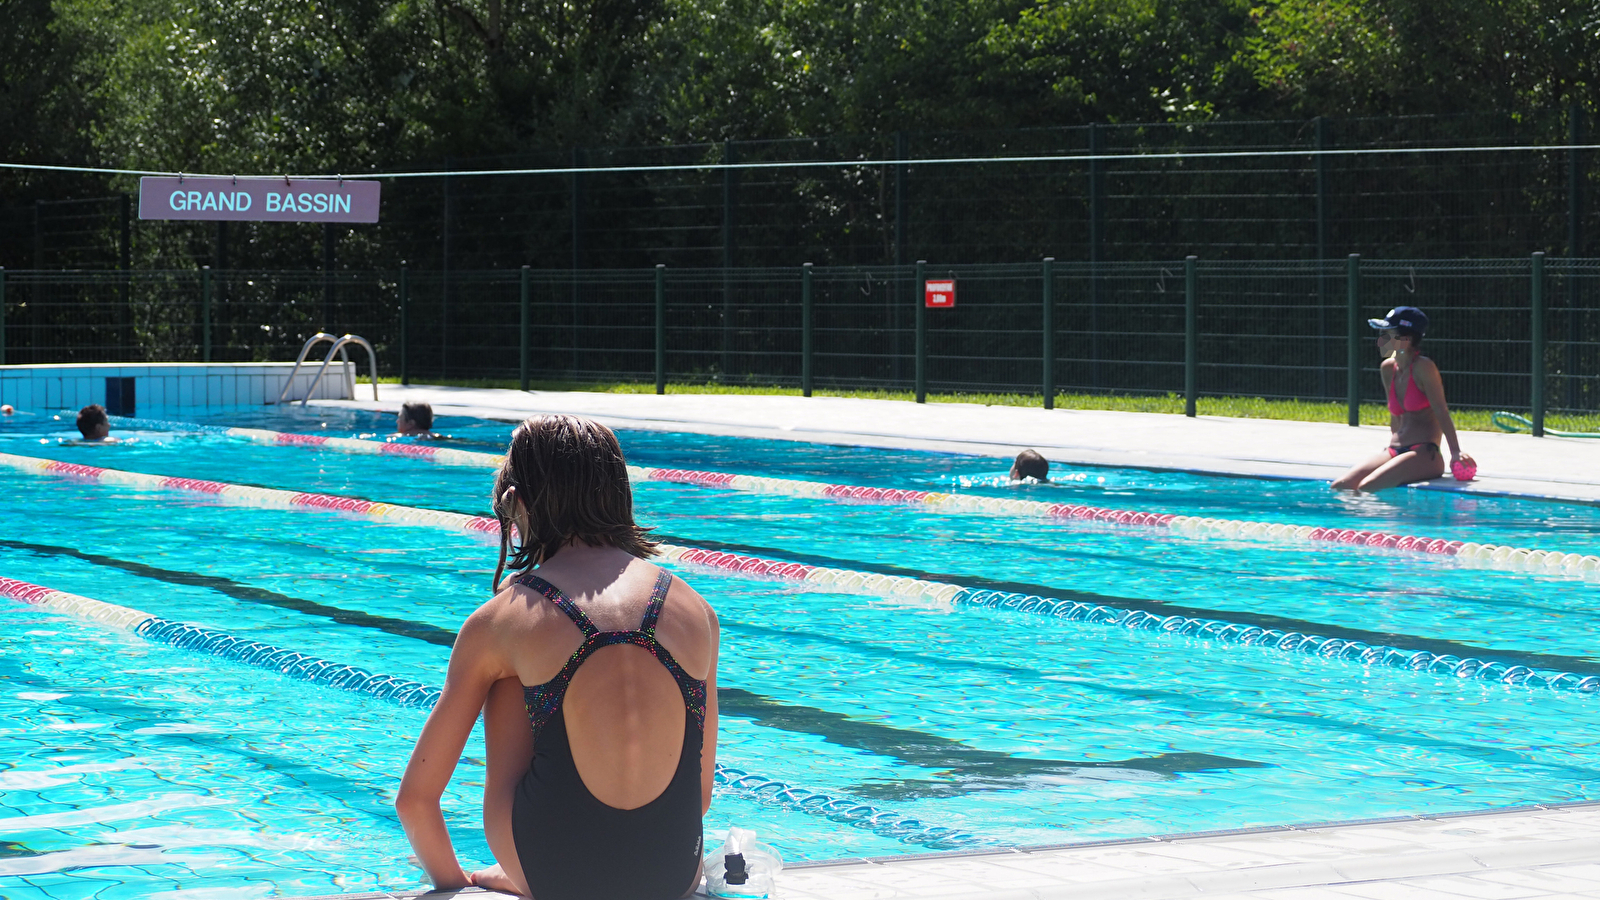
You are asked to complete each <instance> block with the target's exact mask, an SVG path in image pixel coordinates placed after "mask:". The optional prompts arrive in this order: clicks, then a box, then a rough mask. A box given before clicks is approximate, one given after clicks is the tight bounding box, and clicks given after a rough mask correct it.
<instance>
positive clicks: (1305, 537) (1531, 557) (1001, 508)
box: [628, 466, 1600, 579]
mask: <svg viewBox="0 0 1600 900" xmlns="http://www.w3.org/2000/svg"><path fill="white" fill-rule="evenodd" d="M628 475H629V477H630V478H633V479H634V480H636V481H661V482H673V483H678V484H693V485H698V486H701V487H720V488H727V489H730V490H739V491H750V492H754V493H763V494H784V495H788V496H795V497H818V498H824V499H832V500H843V501H854V502H858V503H884V504H900V505H920V506H928V507H933V508H935V509H938V510H942V511H950V512H963V513H979V514H988V515H1000V516H1016V517H1030V518H1041V519H1073V520H1079V521H1084V522H1091V523H1103V524H1107V525H1130V526H1137V527H1144V528H1165V529H1167V530H1168V531H1171V532H1173V533H1176V534H1180V535H1183V536H1185V537H1193V538H1222V539H1226V540H1254V541H1272V542H1293V541H1318V542H1323V543H1327V544H1333V545H1336V546H1341V547H1364V548H1371V549H1380V550H1391V551H1409V552H1412V553H1421V554H1427V555H1433V556H1451V557H1455V558H1456V559H1459V560H1461V561H1462V562H1463V563H1466V564H1467V565H1470V566H1472V567H1474V568H1487V569H1503V570H1507V571H1516V572H1535V573H1540V574H1547V575H1566V576H1574V577H1579V578H1586V579H1600V556H1596V555H1593V554H1589V555H1585V554H1581V553H1564V552H1561V551H1544V550H1528V549H1524V548H1521V547H1507V546H1497V545H1494V544H1479V543H1474V542H1463V541H1451V540H1445V539H1442V538H1428V537H1419V536H1411V535H1399V534H1389V533H1387V532H1382V531H1365V530H1362V529H1356V528H1321V527H1317V526H1313V525H1290V524H1283V523H1274V522H1252V521H1243V520H1238V519H1216V518H1209V517H1201V516H1181V515H1173V514H1171V513H1153V512H1144V511H1140V510H1128V509H1106V508H1103V507H1095V506H1086V505H1082V504H1075V503H1045V502H1042V501H1038V500H1017V499H1011V498H1007V497H986V496H982V495H977V494H946V493H938V492H934V491H912V490H900V489H896V488H880V487H862V486H855V485H846V484H828V483H825V482H819V481H801V480H798V479H790V478H766V477H761V476H755V475H734V474H730V473H727V472H700V471H694V470H690V469H639V468H637V467H633V466H630V467H628Z"/></svg>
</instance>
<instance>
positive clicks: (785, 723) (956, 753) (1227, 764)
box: [0, 539, 1262, 800]
mask: <svg viewBox="0 0 1600 900" xmlns="http://www.w3.org/2000/svg"><path fill="white" fill-rule="evenodd" d="M0 548H8V549H13V550H21V551H23V552H29V553H35V554H39V555H44V556H66V557H70V558H74V559H80V560H82V561H84V562H87V563H89V564H91V565H98V566H106V567H108V568H116V569H121V570H122V571H125V572H128V573H129V574H132V575H135V576H139V577H142V578H150V579H154V580H158V581H161V582H163V583H167V584H182V585H190V586H196V587H202V588H207V589H210V590H214V591H217V592H219V593H222V594H224V595H225V596H228V597H231V598H233V599H237V600H243V601H246V602H250V603H261V604H264V605H269V606H274V607H278V608H280V609H288V610H292V611H294V612H299V613H302V614H304V615H308V616H318V617H321V618H325V619H330V620H332V621H334V622H337V623H339V624H341V625H349V626H352V627H357V628H372V629H375V630H379V631H383V632H385V633H388V634H393V635H396V636H399V637H409V638H415V639H417V640H422V641H426V642H428V643H431V644H436V645H439V646H444V647H449V646H452V645H453V644H454V643H455V632H453V631H450V630H448V629H445V628H440V627H438V626H435V625H429V624H426V623H422V622H416V621H412V620H409V619H393V618H388V617H383V616H373V615H370V614H368V613H364V612H360V611H355V610H348V609H343V608H340V607H332V606H326V605H324V604H320V603H316V602H314V601H309V600H301V599H299V598H296V597H290V596H288V595H285V594H279V593H276V592H273V591H268V590H265V589H261V588H254V587H250V586H248V585H244V584H240V583H239V582H236V581H233V580H231V579H227V578H220V577H216V576H210V575H200V574H197V573H193V572H186V571H178V570H171V569H161V568H157V567H154V566H147V565H145V564H143V563H138V562H131V561H128V560H122V559H117V558H115V557H109V556H103V555H100V554H93V553H83V552H81V551H78V550H74V549H72V548H70V547H57V546H54V545H49V544H32V543H27V542H24V541H13V540H6V539H0ZM724 626H725V627H731V628H738V627H739V626H737V625H732V624H730V623H726V622H725V623H724ZM717 702H718V705H719V706H720V708H721V710H722V713H723V714H724V715H728V716H733V717H735V718H743V719H749V720H752V721H754V722H756V724H759V725H764V726H766V727H769V728H776V729H780V730H786V731H794V732H797V733H800V734H806V735H810V736H813V737H820V738H822V739H824V740H827V741H829V742H831V743H835V744H839V745H840V746H845V747H852V748H854V749H858V750H867V751H869V752H872V753H875V754H876V755H878V756H888V757H892V758H896V759H899V760H900V761H901V762H904V763H906V764H908V765H915V766H918V767H920V768H924V769H941V770H952V771H955V772H957V773H959V772H961V771H963V770H964V769H966V768H972V769H973V771H974V772H981V773H984V774H991V775H992V774H993V773H994V772H996V771H1000V772H1002V773H1003V776H1004V777H1014V776H1017V775H1019V774H1024V775H1025V774H1027V773H1033V772H1038V773H1056V774H1060V773H1063V772H1067V773H1069V774H1071V773H1072V772H1075V771H1078V770H1085V771H1086V770H1096V769H1133V770H1139V771H1141V772H1149V773H1157V774H1178V773H1182V772H1187V771H1200V770H1207V769H1218V768H1238V767H1241V766H1243V767H1256V766H1260V765H1262V764H1261V763H1256V762H1251V761H1249V760H1234V759H1226V758H1223V757H1218V756H1214V755H1208V754H1199V753H1163V754H1158V755H1156V756H1154V757H1144V758H1135V759H1126V760H1118V761H1115V762H1095V761H1083V760H1056V759H1046V760H1041V759H1034V758H1023V757H1010V756H1008V755H1006V754H1001V753H993V752H990V751H985V750H977V749H974V748H971V747H967V746H966V745H964V744H962V743H961V742H959V741H955V740H953V739H950V738H945V737H942V736H939V735H934V734H930V733H927V732H919V731H912V730H907V729H899V728H893V727H890V726H886V725H882V724H879V723H870V722H860V721H856V720H852V719H850V718H849V717H847V716H844V715H841V714H838V713H833V712H831V711H828V710H823V709H817V708H814V707H810V706H805V705H797V704H790V703H782V702H778V701H774V700H771V699H769V698H766V697H762V696H760V695H757V694H753V693H751V692H749V691H745V690H742V689H740V688H729V687H723V688H719V689H718V691H717ZM796 723H799V724H798V726H797V724H796ZM818 723H822V724H821V725H820V726H819V724H818ZM862 735H869V736H870V740H864V739H862ZM908 753H910V754H911V755H909V756H908V755H907V754H908ZM930 754H931V755H930ZM969 758H970V759H969ZM973 760H976V762H973ZM1086 777H1092V776H1086ZM896 784H898V782H891V783H888V784H887V785H886V786H884V789H883V790H881V791H879V793H881V794H882V796H883V797H884V798H887V799H901V800H903V799H907V797H905V796H899V795H896V794H895V793H894V788H895V785H896ZM930 784H931V782H930ZM939 785H941V786H943V787H944V788H947V789H959V788H960V785H959V784H944V783H943V782H940V783H939ZM991 787H992V786H991Z"/></svg>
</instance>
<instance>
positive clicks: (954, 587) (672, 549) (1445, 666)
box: [0, 453, 1600, 693]
mask: <svg viewBox="0 0 1600 900" xmlns="http://www.w3.org/2000/svg"><path fill="white" fill-rule="evenodd" d="M0 465H7V466H11V467H14V468H17V469H19V470H21V471H25V472H31V473H34V474H41V475H43V474H53V475H62V476H67V477H72V478H80V479H87V480H91V481H98V482H101V483H107V484H131V485H138V486H144V487H150V488H155V489H158V490H175V491H189V492H195V493H202V494H209V495H213V496H222V497H227V498H230V499H234V500H238V501H243V502H247V503H254V504H260V505H267V506H288V507H299V508H304V509H315V510H325V511H335V512H348V513H354V514H356V515H365V516H370V517H374V518H381V519H386V520H392V521H397V522H403V523H406V524H411V525H421V526H427V527H434V528H445V529H449V530H452V531H460V532H467V533H471V534H478V535H484V536H488V535H495V536H498V535H499V533H500V523H499V522H498V521H496V520H494V519H491V518H487V517H485V516H469V515H466V514H464V513H454V512H445V511H442V510H433V509H421V508H418V507H413V506H397V505H392V504H387V503H375V502H373V501H371V500H358V499H355V498H351V497H336V496H333V495H331V494H308V493H296V492H293V491H280V490H276V489H273V488H257V487H248V486H245V485H232V484H225V483H223V482H216V481H198V480H196V479H191V478H168V477H164V476H160V475H145V474H142V473H137V472H121V471H117V470H115V469H102V468H98V467H94V466H84V465H80V464H77V463H63V462H57V461H54V460H44V459H35V458H33V457H26V456H15V455H13V454H8V453H0ZM661 553H662V556H663V557H664V558H665V559H666V560H667V561H670V562H676V563H684V564H689V565H697V566H702V567H705V568H710V569H718V570H722V571H726V572H734V573H738V574H740V575H743V576H749V577H765V578H775V579H780V580H784V581H791V582H797V583H803V584H806V585H809V586H811V588H812V589H814V590H816V589H820V590H825V591H829V592H834V593H858V594H870V595H875V596H880V597H891V598H895V597H899V598H905V599H913V600H914V599H923V600H933V601H935V602H938V603H942V604H949V605H952V606H974V607H979V608H983V609H999V610H1007V611H1015V612H1023V613H1032V614H1035V615H1040V616H1047V617H1050V618H1056V619H1065V620H1067V621H1072V622H1085V623H1089V624H1095V625H1105V626H1111V627H1121V628H1131V629H1137V630H1141V631H1159V632H1165V633H1171V634H1181V635H1184V636H1188V637H1197V638H1200V639H1202V640H1211V641H1216V642H1217V643H1219V644H1222V645H1239V646H1244V647H1260V648H1269V649H1275V650H1278V651H1280V652H1284V653H1295V654H1301V655H1307V656H1318V657H1323V658H1327V659H1338V660H1344V661H1350V662H1358V663H1361V664H1364V665H1368V666H1384V667H1388V668H1401V669H1409V670H1412V671H1426V672H1429V673H1432V674H1435V675H1445V676H1452V677H1455V678H1462V679H1472V680H1478V681H1494V682H1502V683H1505V684H1510V685H1517V684H1520V685H1528V686H1541V687H1548V688H1551V689H1554V690H1575V691H1579V692H1583V693H1593V692H1600V676H1596V675H1589V676H1584V675H1578V674H1575V673H1572V672H1561V671H1556V670H1551V669H1533V668H1530V667H1528V666H1523V665H1513V664H1510V663H1504V662H1498V661H1495V660H1492V659H1479V658H1477V657H1467V658H1462V657H1458V656H1453V655H1451V654H1442V653H1432V652H1429V651H1426V650H1407V649H1404V648H1400V647H1392V646H1388V645H1385V644H1369V643H1367V642H1365V641H1357V640H1348V639H1345V638H1330V637H1325V636H1322V635H1315V634H1306V633H1303V632H1298V631H1282V630H1279V629H1270V628H1262V627H1260V626H1259V625H1246V624H1243V623H1239V622H1229V621H1227V620H1224V619H1203V618H1197V617H1192V616H1181V615H1171V616H1161V615H1157V614H1155V613H1151V612H1146V611H1144V610H1137V609H1124V608H1121V607H1116V606H1106V605H1099V604H1093V603H1084V602H1082V601H1079V600H1061V599H1056V598H1052V597H1040V596H1036V595H1031V594H1020V593H1014V592H1010V591H991V590H982V589H979V588H972V587H966V586H962V585H958V584H951V583H948V582H939V581H924V580H921V579H916V578H908V577H906V576H901V575H881V574H878V573H872V572H858V571H854V570H850V569H834V568H828V567H824V566H808V565H803V564H801V563H793V562H784V561H782V560H774V559H764V558H761V557H755V556H740V555H738V554H735V553H726V552H721V551H712V550H706V549H703V548H699V547H684V546H678V545H674V544H662V545H661Z"/></svg>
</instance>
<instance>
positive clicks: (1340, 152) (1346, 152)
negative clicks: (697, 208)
mask: <svg viewBox="0 0 1600 900" xmlns="http://www.w3.org/2000/svg"><path fill="white" fill-rule="evenodd" d="M661 149H674V148H672V147H671V146H664V147H662V148H661ZM1573 150H1600V144H1533V145H1494V146H1454V147H1350V148H1335V149H1321V150H1319V149H1315V148H1310V147H1308V148H1304V149H1293V150H1203V151H1197V152H1186V151H1170V152H1165V153H1073V154H1038V155H1030V156H948V157H931V158H902V159H859V158H858V159H832V160H827V159H815V160H777V161H766V162H760V161H752V162H699V163H668V164H659V165H635V166H546V167H535V168H521V169H450V170H444V169H431V170H421V171H412V172H403V171H402V172H366V173H350V172H341V173H336V174H315V175H296V174H284V173H281V172H271V173H264V174H261V175H251V176H244V177H250V178H282V179H285V180H289V181H322V180H334V179H342V180H345V181H349V180H352V179H362V178H370V179H401V178H471V177H483V176H493V175H603V174H607V173H616V174H623V173H647V172H692V171H706V172H719V171H725V170H761V169H803V168H851V167H856V166H950V165H980V164H1003V163H1070V162H1099V163H1106V162H1132V161H1162V160H1204V159H1250V158H1259V159H1282V158H1287V157H1345V156H1376V155H1382V154H1391V155H1393V154H1399V155H1406V156H1415V155H1421V154H1429V153H1550V152H1556V151H1563V152H1565V151H1573ZM0 169H12V170H22V171H48V172H83V173H89V174H101V175H148V176H152V177H165V178H238V177H241V176H240V175H239V173H237V172H225V173H204V172H172V171H162V170H156V169H118V168H109V167H100V166H57V165H44V164H39V163H14V162H0Z"/></svg>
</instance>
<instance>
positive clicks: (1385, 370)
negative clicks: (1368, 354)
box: [1378, 359, 1416, 437]
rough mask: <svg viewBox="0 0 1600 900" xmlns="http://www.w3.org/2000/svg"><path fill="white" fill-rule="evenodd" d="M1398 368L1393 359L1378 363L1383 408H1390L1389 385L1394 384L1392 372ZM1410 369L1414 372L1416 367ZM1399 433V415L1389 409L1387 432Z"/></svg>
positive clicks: (1391, 433)
mask: <svg viewBox="0 0 1600 900" xmlns="http://www.w3.org/2000/svg"><path fill="white" fill-rule="evenodd" d="M1398 368H1399V364H1398V363H1396V362H1395V361H1394V360H1393V359H1386V360H1384V361H1383V362H1381V363H1378V379H1379V380H1380V381H1382V382H1383V408H1384V409H1390V406H1389V392H1390V390H1391V388H1390V385H1392V384H1394V373H1395V371H1396V370H1397V369H1398ZM1412 371H1413V372H1415V371H1416V369H1415V368H1413V369H1412ZM1413 377H1415V376H1413ZM1399 433H1400V417H1399V416H1397V415H1395V414H1394V413H1393V412H1392V411H1391V412H1390V413H1389V434H1390V435H1391V437H1392V436H1393V435H1397V434H1399Z"/></svg>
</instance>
